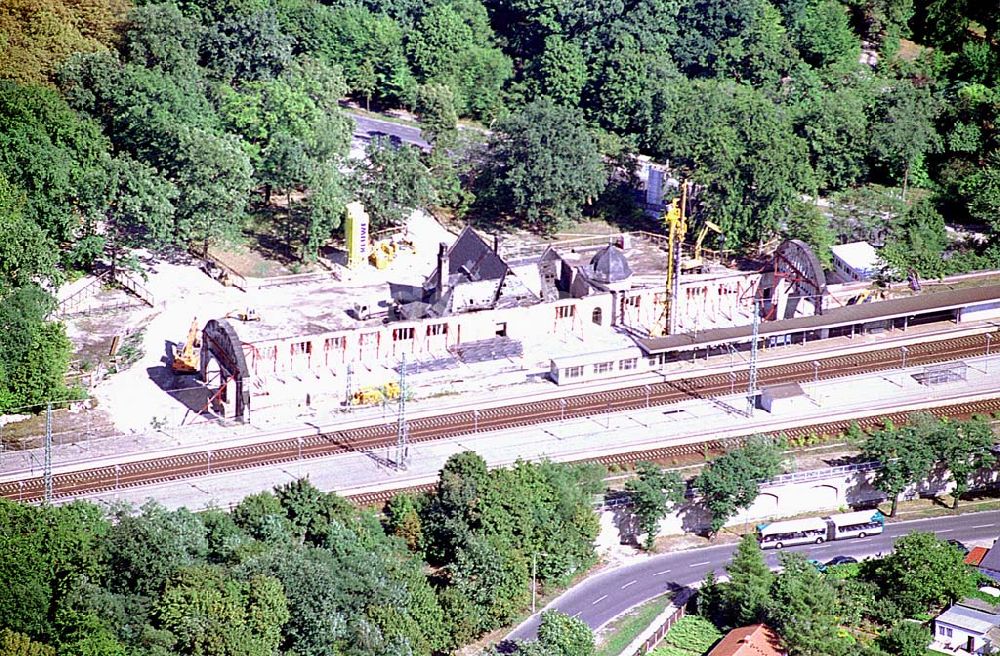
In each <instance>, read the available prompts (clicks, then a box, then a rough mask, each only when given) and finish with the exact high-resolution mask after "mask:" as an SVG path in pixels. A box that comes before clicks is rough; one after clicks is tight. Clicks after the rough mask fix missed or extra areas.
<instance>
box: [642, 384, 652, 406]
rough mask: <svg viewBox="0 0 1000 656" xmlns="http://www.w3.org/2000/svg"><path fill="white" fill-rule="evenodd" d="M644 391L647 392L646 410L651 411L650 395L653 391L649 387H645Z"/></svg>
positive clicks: (643, 387)
mask: <svg viewBox="0 0 1000 656" xmlns="http://www.w3.org/2000/svg"><path fill="white" fill-rule="evenodd" d="M642 389H643V391H644V392H646V409H647V410H649V393H650V391H652V390H651V389H650V387H649V385H643V386H642Z"/></svg>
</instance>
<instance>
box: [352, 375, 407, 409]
mask: <svg viewBox="0 0 1000 656" xmlns="http://www.w3.org/2000/svg"><path fill="white" fill-rule="evenodd" d="M398 398H399V383H397V382H395V381H390V382H388V383H386V384H385V385H369V386H367V387H362V388H361V389H359V390H358V391H357V392H355V393H354V394H353V395H351V405H378V404H379V403H385V402H386V401H394V400H396V399H398Z"/></svg>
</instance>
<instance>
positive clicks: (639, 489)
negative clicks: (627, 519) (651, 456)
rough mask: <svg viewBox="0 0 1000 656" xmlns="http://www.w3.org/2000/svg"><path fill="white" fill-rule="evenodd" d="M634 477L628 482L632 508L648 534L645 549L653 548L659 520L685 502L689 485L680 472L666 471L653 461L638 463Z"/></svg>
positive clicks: (641, 527)
mask: <svg viewBox="0 0 1000 656" xmlns="http://www.w3.org/2000/svg"><path fill="white" fill-rule="evenodd" d="M636 474H637V476H636V477H635V478H631V479H629V480H628V482H627V483H625V490H626V491H628V493H629V496H630V498H631V500H632V509H633V512H634V513H635V515H636V516H637V517H638V518H639V528H640V529H641V530H642V532H643V533H645V534H646V539H645V542H644V545H643V546H644V548H645V549H646V550H647V551H650V550H652V548H653V545H654V544H655V542H656V535H657V533H658V532H659V528H660V520H662V519H663V518H664V517H666V516H667V512H668V511H669V510H670V509H671V508H672V507H675V506H678V505H680V504H681V503H683V502H684V492H685V490H686V486H685V484H684V481H683V479H681V477H680V474H678V473H677V472H672V471H671V472H668V471H663V469H661V468H660V467H658V466H656V465H655V464H653V463H651V462H640V463H638V464H637V465H636Z"/></svg>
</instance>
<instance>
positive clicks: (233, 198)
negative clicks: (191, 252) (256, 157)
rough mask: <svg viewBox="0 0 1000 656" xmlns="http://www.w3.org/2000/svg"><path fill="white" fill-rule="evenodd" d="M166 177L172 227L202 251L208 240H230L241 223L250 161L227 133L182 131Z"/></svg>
mask: <svg viewBox="0 0 1000 656" xmlns="http://www.w3.org/2000/svg"><path fill="white" fill-rule="evenodd" d="M178 148H179V152H178V154H177V161H176V165H175V168H174V169H173V170H172V171H171V174H170V179H172V180H173V181H174V182H175V184H176V185H177V188H178V192H179V195H178V202H177V210H176V213H175V229H176V231H177V234H178V237H179V238H180V240H181V241H182V242H185V243H189V244H191V245H194V244H198V245H200V247H201V249H200V250H201V252H202V255H205V254H207V253H208V247H209V245H210V244H212V243H213V242H217V241H227V240H231V239H233V237H234V236H235V235H236V233H237V232H238V231H239V230H240V229H241V228H242V226H243V219H244V217H245V213H246V204H247V200H248V197H249V194H250V188H251V185H252V183H251V178H250V174H251V166H250V160H249V159H248V158H247V156H246V154H245V153H244V152H243V151H242V149H241V148H240V144H239V140H238V139H236V138H235V137H232V136H225V137H220V136H217V135H214V134H211V133H208V132H205V131H203V130H199V129H193V130H185V131H183V132H182V133H181V135H180V141H179V144H178Z"/></svg>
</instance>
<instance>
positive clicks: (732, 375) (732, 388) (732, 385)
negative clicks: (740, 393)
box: [729, 371, 736, 395]
mask: <svg viewBox="0 0 1000 656" xmlns="http://www.w3.org/2000/svg"><path fill="white" fill-rule="evenodd" d="M729 394H730V395H732V394H736V372H735V371H730V372H729Z"/></svg>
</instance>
